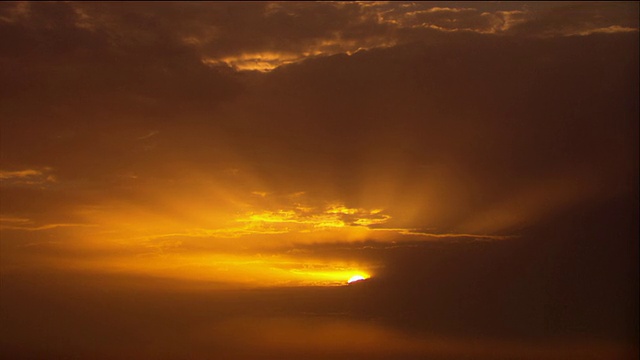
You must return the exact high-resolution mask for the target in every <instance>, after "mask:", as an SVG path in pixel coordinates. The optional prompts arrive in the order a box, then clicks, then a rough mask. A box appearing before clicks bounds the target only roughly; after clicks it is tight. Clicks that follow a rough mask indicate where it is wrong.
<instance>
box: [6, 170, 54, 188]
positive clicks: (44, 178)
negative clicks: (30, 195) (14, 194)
mask: <svg viewBox="0 0 640 360" xmlns="http://www.w3.org/2000/svg"><path fill="white" fill-rule="evenodd" d="M51 172H52V169H51V168H47V167H45V168H43V169H41V170H37V169H24V170H13V171H9V170H0V182H1V183H2V184H3V185H42V184H46V183H53V182H56V177H55V176H54V175H52V174H51Z"/></svg>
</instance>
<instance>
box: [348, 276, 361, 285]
mask: <svg viewBox="0 0 640 360" xmlns="http://www.w3.org/2000/svg"><path fill="white" fill-rule="evenodd" d="M364 279H365V277H364V276H362V275H353V276H352V277H351V278H350V279H349V280H348V281H347V283H349V284H351V283H354V282H356V281H362V280H364Z"/></svg>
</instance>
